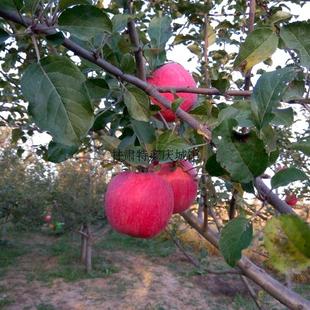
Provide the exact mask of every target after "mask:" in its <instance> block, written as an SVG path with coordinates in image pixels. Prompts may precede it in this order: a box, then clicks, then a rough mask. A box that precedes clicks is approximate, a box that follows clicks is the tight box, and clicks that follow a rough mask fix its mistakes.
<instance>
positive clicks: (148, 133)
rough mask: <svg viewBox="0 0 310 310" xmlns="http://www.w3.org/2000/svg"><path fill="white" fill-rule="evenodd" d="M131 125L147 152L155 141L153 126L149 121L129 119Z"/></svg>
mask: <svg viewBox="0 0 310 310" xmlns="http://www.w3.org/2000/svg"><path fill="white" fill-rule="evenodd" d="M131 125H132V128H133V131H134V133H135V134H136V136H137V138H138V140H139V142H140V144H141V145H145V147H146V149H147V151H148V152H150V151H151V150H152V145H151V144H152V143H153V142H154V141H155V139H156V137H155V128H154V126H152V125H151V124H150V123H149V122H141V121H136V120H134V119H133V120H131Z"/></svg>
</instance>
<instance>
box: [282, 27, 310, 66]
mask: <svg viewBox="0 0 310 310" xmlns="http://www.w3.org/2000/svg"><path fill="white" fill-rule="evenodd" d="M280 37H281V39H282V40H283V41H284V43H285V45H286V47H287V48H290V49H293V50H295V51H297V53H298V55H299V57H300V64H301V65H302V66H305V67H308V68H309V67H310V22H306V21H304V22H295V23H291V24H288V25H285V26H284V27H282V28H281V30H280Z"/></svg>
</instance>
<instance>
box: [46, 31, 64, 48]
mask: <svg viewBox="0 0 310 310" xmlns="http://www.w3.org/2000/svg"><path fill="white" fill-rule="evenodd" d="M45 38H46V40H47V41H48V43H49V44H51V45H54V46H58V45H61V44H62V43H63V42H64V39H65V36H64V35H63V33H62V32H57V33H55V34H51V35H48V36H46V37H45Z"/></svg>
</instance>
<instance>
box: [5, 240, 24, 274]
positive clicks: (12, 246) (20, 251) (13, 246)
mask: <svg viewBox="0 0 310 310" xmlns="http://www.w3.org/2000/svg"><path fill="white" fill-rule="evenodd" d="M26 252H27V251H26V249H25V248H24V247H23V246H22V245H21V244H19V243H12V242H9V241H6V242H4V241H2V242H1V243H0V277H2V276H4V275H5V273H6V271H7V269H8V267H10V266H12V265H15V264H16V260H17V258H18V257H19V256H22V255H24V254H25V253H26Z"/></svg>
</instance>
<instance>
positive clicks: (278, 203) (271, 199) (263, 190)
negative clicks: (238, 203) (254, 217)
mask: <svg viewBox="0 0 310 310" xmlns="http://www.w3.org/2000/svg"><path fill="white" fill-rule="evenodd" d="M254 185H255V187H256V189H257V191H258V193H259V195H260V196H261V197H262V200H265V201H267V202H268V203H270V204H271V205H272V206H273V207H274V208H275V209H276V210H277V211H279V212H280V213H288V214H296V213H295V211H294V210H293V209H292V208H291V207H290V206H289V205H288V204H287V203H286V202H285V201H283V200H281V199H280V198H279V196H278V195H276V194H275V193H273V192H272V191H271V189H270V188H268V186H267V185H266V184H265V183H264V181H263V180H262V179H261V178H259V177H258V178H256V179H255V181H254Z"/></svg>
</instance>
